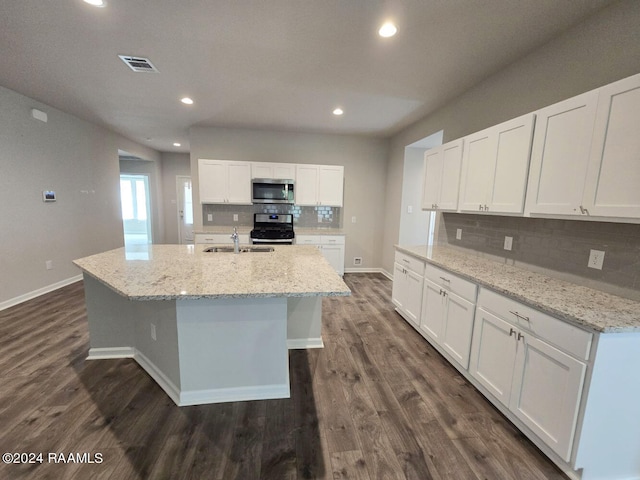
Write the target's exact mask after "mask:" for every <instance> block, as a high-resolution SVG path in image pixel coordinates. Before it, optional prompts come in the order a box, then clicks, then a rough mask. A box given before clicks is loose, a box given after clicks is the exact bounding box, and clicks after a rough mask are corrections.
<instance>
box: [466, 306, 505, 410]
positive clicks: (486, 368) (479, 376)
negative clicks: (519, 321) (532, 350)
mask: <svg viewBox="0 0 640 480" xmlns="http://www.w3.org/2000/svg"><path fill="white" fill-rule="evenodd" d="M514 332H515V328H514V327H513V326H512V325H510V324H509V323H507V322H505V321H504V320H501V319H500V318H498V317H496V316H494V315H492V314H490V313H489V312H485V311H484V310H483V309H481V308H477V309H476V318H475V326H474V330H473V343H472V346H471V359H470V362H469V373H470V374H471V375H472V376H473V377H474V378H475V379H476V380H477V381H478V382H480V383H481V384H482V385H483V386H484V387H485V388H486V389H487V390H488V391H489V392H490V393H491V394H492V395H493V396H494V397H495V398H496V399H498V400H499V401H500V402H501V403H502V404H504V405H507V406H508V405H509V400H510V398H511V383H512V381H513V370H514V361H515V358H516V342H515V337H514Z"/></svg>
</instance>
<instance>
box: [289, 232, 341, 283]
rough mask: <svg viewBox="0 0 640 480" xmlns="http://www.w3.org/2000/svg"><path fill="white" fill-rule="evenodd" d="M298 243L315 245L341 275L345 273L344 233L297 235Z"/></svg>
mask: <svg viewBox="0 0 640 480" xmlns="http://www.w3.org/2000/svg"><path fill="white" fill-rule="evenodd" d="M296 245H313V246H314V247H316V248H317V249H318V250H320V251H321V252H322V256H323V257H324V258H326V259H327V261H328V262H329V264H330V265H331V266H332V267H333V268H334V269H335V271H336V272H337V273H338V274H339V275H344V250H345V236H344V235H296Z"/></svg>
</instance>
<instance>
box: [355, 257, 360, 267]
mask: <svg viewBox="0 0 640 480" xmlns="http://www.w3.org/2000/svg"><path fill="white" fill-rule="evenodd" d="M353 264H354V265H356V266H358V265H362V257H353Z"/></svg>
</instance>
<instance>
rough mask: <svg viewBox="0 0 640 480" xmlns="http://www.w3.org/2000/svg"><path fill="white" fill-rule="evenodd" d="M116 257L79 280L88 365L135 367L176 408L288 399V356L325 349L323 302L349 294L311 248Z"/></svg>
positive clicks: (98, 260) (125, 252) (142, 251)
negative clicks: (126, 362) (124, 361)
mask: <svg viewBox="0 0 640 480" xmlns="http://www.w3.org/2000/svg"><path fill="white" fill-rule="evenodd" d="M204 250H205V247H204V246H202V245H196V246H194V245H148V246H141V247H138V248H136V249H129V248H127V249H125V248H119V249H116V250H111V251H108V252H104V253H100V254H97V255H92V256H89V257H85V258H82V259H79V260H75V261H74V263H75V264H76V265H77V266H78V267H79V268H80V269H81V270H82V271H83V277H84V288H85V296H86V304H87V316H88V322H89V335H90V349H89V356H88V358H89V359H106V358H133V359H135V360H136V362H137V363H138V364H139V365H140V366H141V367H142V368H144V369H145V370H146V371H147V373H149V375H151V377H152V378H153V379H154V380H155V381H156V382H157V383H158V384H159V385H160V387H162V389H163V390H164V391H165V392H166V393H167V394H168V395H169V397H171V398H172V399H173V401H174V402H175V403H176V404H177V405H179V406H183V405H197V404H204V403H217V402H226V401H243V400H260V399H268V398H287V397H289V364H288V349H290V348H314V347H315V348H317V347H322V346H323V344H322V336H321V317H322V297H324V296H346V295H350V290H349V288H348V287H347V286H346V284H345V283H344V282H343V281H342V278H341V277H340V276H339V275H337V274H336V272H335V270H333V268H331V266H330V265H329V264H328V263H327V262H326V260H325V259H324V258H323V257H322V255H321V253H320V252H319V251H318V250H317V249H316V248H314V247H306V246H274V248H273V251H272V252H244V253H240V254H234V253H228V252H215V253H214V252H211V253H208V252H204Z"/></svg>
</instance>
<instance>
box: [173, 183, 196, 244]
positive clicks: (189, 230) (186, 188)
mask: <svg viewBox="0 0 640 480" xmlns="http://www.w3.org/2000/svg"><path fill="white" fill-rule="evenodd" d="M176 188H177V193H178V195H177V198H178V239H179V242H180V244H185V245H189V244H192V243H193V242H194V240H193V192H192V184H191V177H188V176H186V175H177V176H176Z"/></svg>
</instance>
